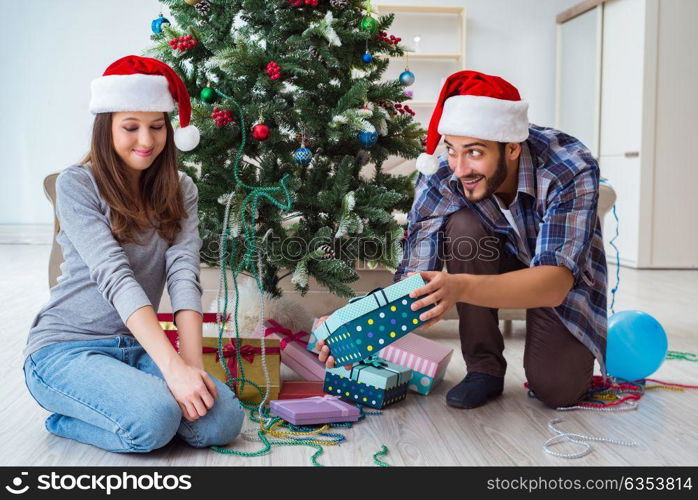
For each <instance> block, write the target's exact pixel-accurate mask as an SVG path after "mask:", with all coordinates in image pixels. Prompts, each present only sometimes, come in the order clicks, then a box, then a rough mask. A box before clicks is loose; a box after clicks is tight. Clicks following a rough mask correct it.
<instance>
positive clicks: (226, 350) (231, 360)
mask: <svg viewBox="0 0 698 500" xmlns="http://www.w3.org/2000/svg"><path fill="white" fill-rule="evenodd" d="M240 340H241V341H242V339H240ZM233 342H234V341H233ZM202 352H203V353H204V354H213V353H216V362H219V361H220V355H219V353H218V348H217V347H207V346H203V350H202ZM264 352H265V354H279V353H281V349H280V348H279V347H265V348H264ZM257 354H262V347H261V346H260V347H257V346H254V345H251V344H245V345H243V346H242V347H240V357H241V358H242V359H244V360H245V361H247V362H248V363H254V358H255V356H256V355H257ZM223 357H224V358H226V359H227V360H228V369H229V370H230V375H232V377H233V378H235V377H237V373H238V357H237V349H236V348H235V345H233V344H225V345H224V346H223ZM236 385H237V384H235V383H234V384H233V386H236Z"/></svg>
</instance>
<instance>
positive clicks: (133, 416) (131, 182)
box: [24, 56, 244, 453]
mask: <svg viewBox="0 0 698 500" xmlns="http://www.w3.org/2000/svg"><path fill="white" fill-rule="evenodd" d="M175 101H177V102H178V106H179V114H180V124H181V125H182V126H183V128H181V129H178V130H177V132H174V131H173V128H172V126H171V124H170V120H169V117H168V115H167V113H168V112H171V111H173V110H174V102H175ZM90 111H91V112H92V113H94V114H95V115H96V117H95V121H94V127H93V133H92V145H91V150H90V152H89V153H88V154H87V155H86V157H85V158H84V159H83V161H82V162H81V164H80V165H73V166H70V167H68V168H67V169H66V170H64V171H63V172H61V174H60V175H59V176H58V178H57V180H56V197H57V199H56V213H57V216H58V220H59V223H60V232H59V233H58V235H57V237H56V240H57V241H58V243H59V244H60V245H61V249H62V251H63V257H64V263H63V264H62V265H61V273H62V275H61V277H60V278H59V280H58V283H57V285H56V286H54V287H53V288H52V289H51V296H50V299H49V302H48V303H47V304H45V305H44V306H43V307H42V308H41V310H40V311H39V313H38V314H37V316H36V318H35V319H34V322H33V323H32V326H31V329H30V332H29V337H28V341H27V346H26V348H25V351H24V354H25V356H26V360H25V364H24V374H25V381H26V385H27V388H28V389H29V392H30V393H31V395H32V397H34V399H35V400H36V401H37V402H38V403H39V405H41V406H42V407H43V408H45V409H46V410H48V411H50V412H52V415H50V416H49V417H48V419H47V420H46V424H45V425H46V428H47V429H48V430H49V431H50V432H52V433H54V434H56V435H58V436H61V437H66V438H71V439H75V440H77V441H80V442H83V443H87V444H91V445H94V446H98V447H100V448H103V449H105V450H108V451H113V452H141V453H143V452H148V451H151V450H153V449H156V448H160V447H162V446H164V445H166V444H167V443H168V442H169V441H170V440H171V439H172V438H173V437H174V435H175V434H177V435H179V436H180V437H181V438H182V439H184V441H186V442H187V443H189V444H190V445H192V446H195V447H204V446H211V445H225V444H227V443H229V442H230V441H232V440H233V439H234V438H235V437H236V436H237V434H238V433H239V432H240V428H241V426H242V420H243V417H244V412H243V410H242V407H241V405H240V403H239V401H238V400H237V399H236V398H235V395H234V393H233V392H231V391H230V389H228V387H227V386H226V385H225V384H223V383H222V382H221V381H219V380H217V379H216V378H215V377H211V376H209V374H208V373H206V371H204V369H203V361H202V354H201V352H202V350H201V333H202V307H201V292H202V289H201V285H200V283H199V250H200V248H201V239H200V238H199V234H198V215H197V201H198V192H197V188H196V185H195V184H194V182H193V181H192V180H191V178H190V177H189V176H187V175H186V174H184V173H181V172H179V171H178V169H177V151H176V147H175V144H177V146H178V147H180V149H184V150H188V149H192V148H193V147H196V144H197V143H198V131H197V130H196V129H195V128H194V127H193V126H187V125H188V123H189V118H190V113H191V105H190V102H189V95H188V93H187V91H186V88H185V86H184V84H183V82H182V81H181V79H180V78H179V77H178V76H177V74H176V73H175V72H174V71H173V70H172V69H171V68H170V67H169V66H167V65H166V64H164V63H162V62H160V61H158V60H156V59H151V58H144V57H138V56H127V57H124V58H122V59H119V60H118V61H116V62H114V63H113V64H112V65H110V66H109V68H107V70H106V71H105V73H104V75H103V76H102V77H100V78H98V79H96V80H94V81H93V82H92V96H91V101H90ZM165 281H166V282H167V286H168V293H169V295H170V298H171V302H172V310H173V311H174V313H175V322H176V324H177V329H178V333H179V341H180V352H179V354H178V353H177V352H176V351H175V350H174V348H173V347H172V345H171V344H170V343H169V341H168V340H167V338H166V336H165V334H164V332H163V330H162V328H161V327H160V325H159V323H158V320H157V316H156V310H157V308H158V306H159V303H160V298H161V296H162V292H163V289H164V285H165Z"/></svg>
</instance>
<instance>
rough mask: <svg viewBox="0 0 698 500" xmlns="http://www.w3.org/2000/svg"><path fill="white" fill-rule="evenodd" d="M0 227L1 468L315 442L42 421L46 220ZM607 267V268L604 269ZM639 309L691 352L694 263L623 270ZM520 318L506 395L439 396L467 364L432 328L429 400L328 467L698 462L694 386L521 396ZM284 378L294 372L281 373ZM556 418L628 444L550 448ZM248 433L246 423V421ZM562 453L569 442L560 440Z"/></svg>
mask: <svg viewBox="0 0 698 500" xmlns="http://www.w3.org/2000/svg"><path fill="white" fill-rule="evenodd" d="M22 234H23V237H22V238H19V239H18V238H16V228H13V227H8V226H4V227H3V226H0V304H1V306H0V325H2V328H0V341H1V342H2V349H0V376H1V379H2V384H1V386H0V400H1V401H2V402H3V405H2V409H1V410H0V412H1V413H0V421H2V422H3V425H2V428H1V430H0V432H1V433H2V434H1V435H0V443H2V448H1V449H0V465H2V466H12V465H16V466H19V465H46V466H57V465H111V466H124V465H148V466H160V465H187V466H191V465H307V464H309V463H310V462H309V460H310V456H311V454H312V453H313V450H311V449H309V448H305V447H292V448H291V447H286V448H274V449H273V452H272V453H271V454H268V455H266V456H262V457H257V458H239V457H234V456H228V455H220V454H217V453H215V452H213V451H211V450H208V449H193V448H190V447H188V446H187V445H186V444H184V443H183V442H180V441H178V440H174V441H173V442H172V443H170V444H169V445H168V446H166V447H165V448H163V449H160V450H158V451H156V452H153V453H150V454H147V455H137V454H128V455H127V454H113V453H108V452H104V451H102V450H100V449H98V448H95V447H92V446H88V445H84V444H81V443H78V442H75V441H72V440H67V439H62V438H58V437H56V436H53V435H51V434H49V433H48V432H47V431H46V429H45V428H44V419H45V418H46V417H47V415H48V414H47V412H45V411H44V410H43V409H41V408H40V407H39V406H38V405H37V404H36V403H35V402H34V400H33V399H32V398H31V397H30V395H29V393H28V392H27V390H26V387H25V385H24V380H23V374H22V369H21V363H22V359H21V351H22V348H23V347H24V344H25V342H26V335H27V330H28V327H29V324H30V322H31V320H32V319H33V317H34V315H35V313H36V311H37V310H38V309H39V308H40V307H41V305H42V304H44V303H45V302H46V300H47V299H48V290H47V271H46V267H47V262H48V255H49V250H50V247H49V246H48V245H47V244H41V242H44V241H47V240H46V237H45V228H39V229H37V230H33V229H31V228H30V230H29V231H24V232H23V233H22ZM611 271H612V274H613V273H614V272H615V270H614V268H611ZM623 309H640V310H643V311H647V312H649V313H651V314H652V315H654V316H655V317H656V318H657V319H659V321H660V322H662V324H663V325H664V327H665V329H666V331H667V333H668V335H669V348H670V349H673V350H683V351H692V352H698V336H697V332H698V271H637V270H631V269H621V284H620V291H619V293H618V298H617V303H616V310H623ZM523 326H524V325H523V324H515V328H514V332H513V336H512V337H507V338H506V339H505V344H506V350H505V355H506V358H507V360H508V363H509V369H508V372H507V377H506V385H505V389H504V395H503V396H502V397H500V398H499V399H497V400H495V401H494V402H492V403H490V404H488V405H486V406H484V407H481V408H478V409H475V410H455V409H452V408H449V407H447V406H446V405H445V403H444V395H445V393H446V391H447V390H448V388H449V387H451V386H452V385H453V384H455V383H456V382H458V381H460V379H461V378H462V377H463V375H464V373H465V365H464V363H463V360H462V358H461V357H460V355H459V350H458V340H457V336H456V335H457V334H456V324H455V321H448V322H443V323H442V324H439V325H437V326H435V327H434V328H433V329H432V331H431V332H430V333H429V335H430V336H431V337H433V338H436V339H438V340H439V341H441V342H444V343H446V344H448V345H450V346H451V347H453V348H454V349H456V353H454V357H453V360H452V361H451V364H450V366H449V369H448V373H447V375H446V380H445V381H444V382H443V383H442V384H441V386H440V387H439V388H438V390H437V391H436V392H435V393H434V394H432V395H429V396H426V397H424V396H419V395H416V394H413V393H410V394H409V395H408V398H407V400H406V401H404V402H402V403H400V404H398V405H396V406H394V407H390V408H388V409H387V410H386V411H384V413H383V414H382V415H378V416H369V417H367V418H366V420H364V421H362V422H359V423H358V424H356V425H354V427H353V428H351V429H347V430H342V432H343V433H344V434H345V435H346V438H347V440H346V441H345V442H344V443H343V444H342V445H341V446H334V447H327V448H326V449H325V453H324V454H323V455H322V456H321V457H320V462H321V463H322V464H324V465H371V464H372V463H373V461H372V458H371V457H372V455H373V454H374V453H375V452H377V451H378V450H379V448H380V446H381V445H382V444H385V445H387V446H388V449H389V454H388V456H387V457H386V458H385V460H386V461H387V462H388V463H390V464H393V465H454V464H459V465H696V464H697V463H698V419H696V414H698V390H694V391H685V392H674V391H664V390H655V391H649V392H648V394H647V395H646V396H645V397H644V398H643V399H642V401H641V402H640V406H639V409H638V410H637V411H630V412H623V413H615V414H611V413H604V414H601V413H591V412H564V413H563V412H557V411H555V410H551V409H547V408H545V407H544V406H542V405H541V404H540V403H539V402H538V401H536V400H533V399H529V398H528V397H527V396H526V391H525V389H524V388H523V386H522V384H523V382H524V376H523V368H522V354H523V347H524V339H523ZM654 376H655V377H656V378H659V379H662V380H667V381H674V382H682V383H686V384H693V385H695V384H698V363H690V362H688V361H668V362H666V363H665V364H664V365H663V366H662V367H661V368H660V370H659V371H658V372H657V373H656V374H655V375H654ZM289 378H291V377H290V376H289ZM558 416H561V417H563V418H564V421H563V422H562V423H561V424H559V425H560V427H561V428H562V429H564V430H568V431H570V432H578V433H581V434H592V435H599V436H606V437H612V438H616V439H624V440H633V441H636V442H637V443H638V446H637V447H633V448H627V447H621V446H614V445H609V444H606V443H594V444H593V446H594V450H593V452H592V453H591V454H589V455H587V456H586V457H584V458H581V459H576V460H568V459H562V458H557V457H553V456H550V455H547V454H545V453H544V452H543V450H542V444H543V442H544V441H545V440H546V439H548V438H549V437H551V436H552V435H553V434H552V433H551V431H550V430H548V428H547V424H548V421H549V420H550V419H552V418H555V417H558ZM246 428H247V429H251V428H252V427H251V424H250V423H249V422H248V424H246ZM231 448H234V449H236V450H241V451H253V450H255V449H258V448H259V443H253V442H248V441H245V440H244V439H242V438H240V439H238V440H237V441H235V442H234V443H232V445H231ZM559 450H560V451H572V450H573V448H567V447H561V448H559Z"/></svg>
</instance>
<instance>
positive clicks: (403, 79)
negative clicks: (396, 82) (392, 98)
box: [400, 69, 414, 87]
mask: <svg viewBox="0 0 698 500" xmlns="http://www.w3.org/2000/svg"><path fill="white" fill-rule="evenodd" d="M413 83H414V73H412V72H411V71H410V70H409V69H406V70H405V71H403V72H402V73H400V84H401V85H402V86H404V87H409V86H410V85H412V84H413Z"/></svg>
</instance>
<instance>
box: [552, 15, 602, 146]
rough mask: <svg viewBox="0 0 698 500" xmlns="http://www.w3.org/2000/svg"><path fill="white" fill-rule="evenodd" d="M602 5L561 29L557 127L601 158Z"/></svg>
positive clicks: (575, 18) (558, 64) (562, 26)
mask: <svg viewBox="0 0 698 500" xmlns="http://www.w3.org/2000/svg"><path fill="white" fill-rule="evenodd" d="M601 13H602V6H601V5H599V6H597V7H596V8H594V9H592V10H590V11H588V12H585V13H584V14H581V15H579V16H577V17H574V18H572V19H570V20H569V21H566V22H564V23H562V24H561V25H560V26H559V27H558V48H557V50H558V52H557V58H558V63H557V71H558V73H557V91H558V95H557V116H556V123H555V126H556V128H558V129H559V130H562V131H563V132H565V133H567V134H570V135H572V136H574V137H576V138H577V139H579V140H580V141H582V143H583V144H584V145H585V146H586V147H588V148H589V150H590V151H591V153H592V154H593V155H594V156H595V157H597V158H598V156H599V148H598V138H599V100H600V95H599V91H600V59H601V18H602V15H601Z"/></svg>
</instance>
